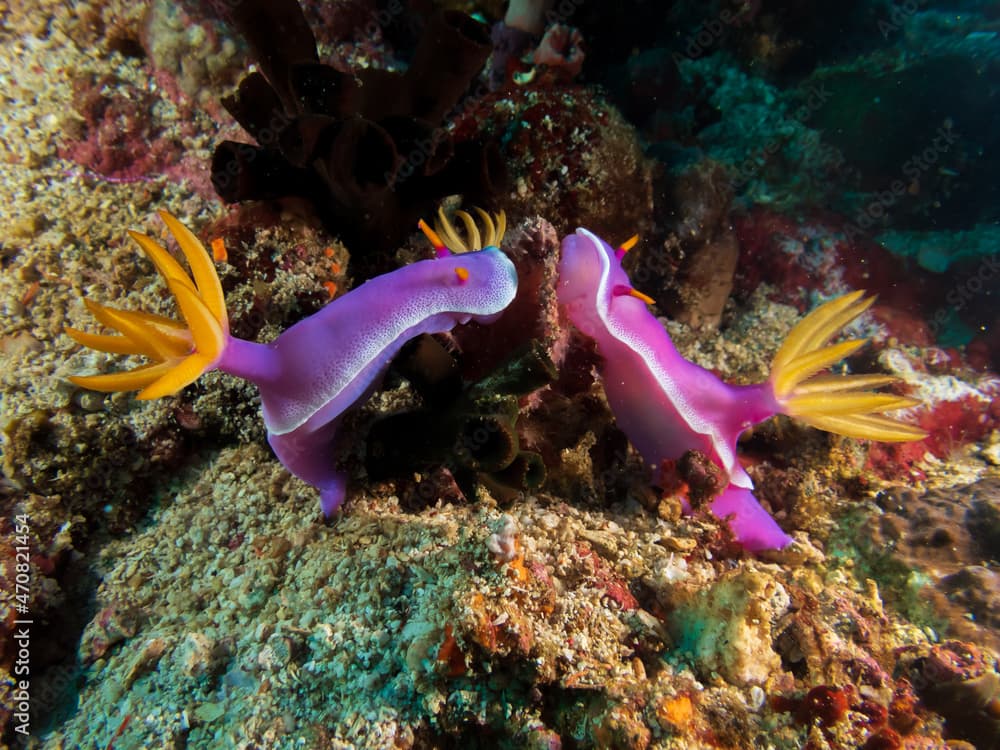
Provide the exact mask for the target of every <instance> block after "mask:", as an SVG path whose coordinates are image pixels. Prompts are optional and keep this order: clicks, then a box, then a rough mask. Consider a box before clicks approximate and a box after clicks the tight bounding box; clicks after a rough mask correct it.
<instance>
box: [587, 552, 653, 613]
mask: <svg viewBox="0 0 1000 750" xmlns="http://www.w3.org/2000/svg"><path fill="white" fill-rule="evenodd" d="M576 553H577V555H579V556H580V559H582V560H585V561H587V562H588V563H589V565H590V566H591V567H592V569H593V574H592V575H593V578H594V584H595V585H596V586H597V587H598V588H601V589H603V590H604V593H605V594H606V595H607V597H608V598H609V599H610V600H611V601H613V602H615V604H617V605H618V606H619V607H621V608H622V609H623V610H625V611H631V610H633V609H638V608H639V601H638V600H637V599H636V598H635V597H634V596H633V595H632V592H631V591H629V590H628V584H626V583H625V581H623V580H622V579H621V578H620V577H619V576H618V575H617V574H616V573H615V572H614V571H613V570H611V569H610V568H609V567H608V564H607V563H606V562H605V561H604V560H603V559H601V556H600V555H598V554H597V553H596V552H595V551H594V550H592V549H591V548H590V547H588V546H587V545H586V544H583V543H580V544H577V545H576Z"/></svg>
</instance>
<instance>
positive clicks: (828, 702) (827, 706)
mask: <svg viewBox="0 0 1000 750" xmlns="http://www.w3.org/2000/svg"><path fill="white" fill-rule="evenodd" d="M853 696H854V688H853V687H846V688H839V687H831V686H829V685H820V686H818V687H814V688H813V689H812V690H810V691H809V692H808V693H806V697H805V698H803V699H802V702H801V703H800V704H799V705H798V708H797V710H796V716H797V718H798V719H799V721H801V722H802V723H803V724H812V723H813V722H818V723H819V725H820V726H822V727H829V726H833V725H834V724H836V723H837V722H838V721H840V720H841V719H843V718H844V714H846V713H847V709H848V707H849V706H850V704H851V699H852V698H853Z"/></svg>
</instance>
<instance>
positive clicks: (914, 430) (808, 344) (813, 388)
mask: <svg viewBox="0 0 1000 750" xmlns="http://www.w3.org/2000/svg"><path fill="white" fill-rule="evenodd" d="M874 301H875V298H874V297H867V298H866V297H865V296H864V292H863V291H857V292H852V293H851V294H846V295H844V296H843V297H838V298H837V299H834V300H831V301H830V302H827V303H826V304H824V305H821V306H820V307H818V308H816V309H815V310H813V311H812V312H811V313H810V314H809V315H807V316H806V317H805V318H804V319H803V320H802V321H801V322H800V323H799V324H798V325H797V326H795V328H794V329H792V332H791V334H789V336H788V339H787V340H786V341H785V343H784V345H783V346H782V347H781V349H780V350H779V351H778V353H777V355H776V356H775V358H774V362H773V363H772V365H771V385H772V387H773V389H774V396H775V399H776V401H777V402H778V404H779V405H780V406H781V410H782V412H783V413H784V414H787V415H789V416H792V417H795V418H796V419H800V420H802V421H803V422H805V423H806V424H809V425H812V426H813V427H816V428H818V429H821V430H826V431H827V432H835V433H837V434H838V435H846V436H848V437H855V438H866V439H870V440H882V441H887V442H905V441H909V440H922V439H923V438H925V437H927V433H926V432H924V431H923V430H922V429H920V428H919V427H915V426H914V425H910V424H907V423H906V422H902V421H900V420H897V419H893V418H891V417H887V416H883V415H882V412H886V411H894V410H897V409H908V408H911V407H914V406H918V405H919V404H920V401H919V400H917V399H914V398H908V397H906V396H896V395H893V394H887V393H876V392H874V391H871V390H868V389H870V388H878V387H881V386H885V385H891V384H892V383H895V382H897V381H898V379H897V378H895V377H893V376H891V375H818V374H817V373H820V372H822V371H823V370H826V369H827V368H828V367H830V366H831V365H833V364H835V363H836V362H839V361H840V360H841V359H843V358H844V357H848V356H850V355H851V354H853V353H854V352H856V351H857V350H858V349H860V348H861V347H862V346H864V345H865V344H866V343H867V339H852V340H849V341H844V342H841V343H839V344H832V345H831V344H829V342H830V340H831V339H832V338H833V337H834V336H835V335H836V334H837V333H838V332H839V331H840V330H841V329H842V328H843V327H844V326H846V325H847V324H849V323H850V322H851V321H852V320H854V319H855V318H857V317H858V316H859V315H861V314H862V313H863V312H865V311H866V310H867V309H868V308H869V307H871V306H872V303H874Z"/></svg>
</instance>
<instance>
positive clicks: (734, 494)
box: [709, 484, 793, 552]
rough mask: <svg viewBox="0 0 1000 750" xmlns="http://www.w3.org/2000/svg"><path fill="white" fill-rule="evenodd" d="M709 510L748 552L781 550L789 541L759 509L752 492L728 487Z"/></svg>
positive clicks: (732, 486) (767, 515)
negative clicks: (725, 521)
mask: <svg viewBox="0 0 1000 750" xmlns="http://www.w3.org/2000/svg"><path fill="white" fill-rule="evenodd" d="M709 508H710V509H711V511H712V515H714V516H715V517H716V518H719V519H722V520H726V519H728V520H729V528H730V530H731V531H732V532H733V536H735V537H736V538H737V539H738V540H739V542H740V544H742V545H743V546H744V547H745V548H746V549H747V551H749V552H760V551H762V550H766V549H781V548H783V547H786V546H788V545H789V544H791V543H792V541H793V540H792V538H791V537H790V536H788V534H786V533H785V532H784V531H782V530H781V527H780V526H778V524H777V522H775V520H774V519H773V518H771V516H770V514H769V513H768V512H767V511H766V510H764V509H763V508H762V507H761V506H760V503H759V502H758V501H757V498H756V497H754V495H753V492H751V491H750V490H748V489H746V488H744V487H737V486H736V485H734V484H731V485H729V486H728V487H727V488H726V489H725V490H723V491H722V494H721V495H719V496H718V497H716V498H715V499H714V500H713V501H712V504H711V505H710V506H709Z"/></svg>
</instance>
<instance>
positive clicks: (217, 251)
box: [212, 237, 229, 263]
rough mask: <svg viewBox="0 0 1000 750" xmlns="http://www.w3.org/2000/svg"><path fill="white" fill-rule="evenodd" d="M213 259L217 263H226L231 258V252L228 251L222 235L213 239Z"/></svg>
mask: <svg viewBox="0 0 1000 750" xmlns="http://www.w3.org/2000/svg"><path fill="white" fill-rule="evenodd" d="M212 260H214V261H215V262H216V263H225V262H226V261H228V260H229V253H227V252H226V243H225V240H223V239H222V238H221V237H216V238H215V239H214V240H212Z"/></svg>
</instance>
